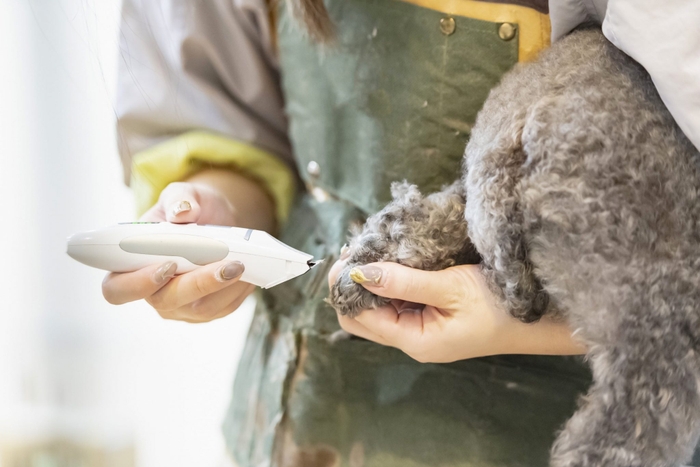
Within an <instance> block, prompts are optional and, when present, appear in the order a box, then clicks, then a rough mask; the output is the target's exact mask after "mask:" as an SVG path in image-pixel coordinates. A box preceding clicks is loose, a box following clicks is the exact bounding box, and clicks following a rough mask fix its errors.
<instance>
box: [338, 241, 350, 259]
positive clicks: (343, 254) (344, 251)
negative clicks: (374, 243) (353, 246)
mask: <svg viewBox="0 0 700 467" xmlns="http://www.w3.org/2000/svg"><path fill="white" fill-rule="evenodd" d="M348 257H350V245H348V244H347V243H346V244H345V245H343V248H341V249H340V258H339V259H340V261H343V260H344V259H348Z"/></svg>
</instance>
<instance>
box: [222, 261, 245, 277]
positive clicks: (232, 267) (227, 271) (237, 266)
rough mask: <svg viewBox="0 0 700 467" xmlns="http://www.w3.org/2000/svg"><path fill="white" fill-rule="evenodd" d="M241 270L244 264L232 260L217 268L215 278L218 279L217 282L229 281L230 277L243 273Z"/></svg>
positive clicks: (243, 269) (243, 268)
mask: <svg viewBox="0 0 700 467" xmlns="http://www.w3.org/2000/svg"><path fill="white" fill-rule="evenodd" d="M243 271H245V266H243V263H241V262H240V261H232V262H230V263H228V264H227V265H226V266H222V267H221V269H219V272H218V274H217V275H216V278H217V279H218V280H219V282H226V281H230V280H231V279H235V278H236V277H239V276H240V275H241V274H243Z"/></svg>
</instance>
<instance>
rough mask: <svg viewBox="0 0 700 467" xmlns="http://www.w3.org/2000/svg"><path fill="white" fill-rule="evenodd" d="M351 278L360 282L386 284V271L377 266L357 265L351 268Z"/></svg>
mask: <svg viewBox="0 0 700 467" xmlns="http://www.w3.org/2000/svg"><path fill="white" fill-rule="evenodd" d="M350 279H352V280H353V282H356V283H358V284H368V285H384V271H383V270H382V269H381V268H378V267H377V266H356V267H354V268H352V269H351V270H350Z"/></svg>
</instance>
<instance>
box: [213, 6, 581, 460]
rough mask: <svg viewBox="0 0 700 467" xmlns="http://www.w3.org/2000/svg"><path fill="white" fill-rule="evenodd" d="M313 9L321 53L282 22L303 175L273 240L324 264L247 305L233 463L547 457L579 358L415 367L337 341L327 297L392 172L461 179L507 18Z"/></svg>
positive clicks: (510, 61) (575, 382)
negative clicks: (327, 18)
mask: <svg viewBox="0 0 700 467" xmlns="http://www.w3.org/2000/svg"><path fill="white" fill-rule="evenodd" d="M414 3H415V2H414ZM466 3H480V2H466ZM326 5H327V8H328V10H329V13H330V14H331V16H332V17H333V18H334V20H335V23H336V26H337V43H336V44H335V46H333V47H332V48H323V47H319V46H317V45H314V44H311V43H309V41H308V40H307V39H306V38H305V37H304V35H303V33H302V32H301V31H300V29H299V27H298V26H297V25H296V24H295V22H294V21H292V20H291V18H289V16H288V15H287V14H285V12H284V11H282V12H281V13H280V17H279V22H278V43H279V53H280V59H281V68H282V87H283V90H284V93H285V99H286V110H287V113H288V116H289V121H290V137H291V140H292V143H293V147H294V151H295V154H296V157H297V161H298V169H299V173H300V175H301V177H302V178H303V180H304V182H305V183H306V185H307V192H306V193H305V194H303V195H301V196H300V197H299V198H298V199H297V201H296V204H295V207H294V209H293V211H292V213H291V215H290V221H289V222H288V226H287V228H286V230H285V231H284V232H283V235H282V240H283V241H284V242H286V243H288V244H289V245H291V246H293V247H295V248H298V249H300V250H303V251H305V252H308V253H310V254H312V255H314V257H315V258H317V259H318V258H325V259H326V261H325V262H324V263H322V264H321V265H319V266H317V267H316V268H314V269H313V270H312V271H310V272H309V273H307V274H306V275H304V276H301V277H299V278H297V279H294V280H292V281H289V282H286V283H284V284H282V285H279V286H277V287H275V288H273V289H271V290H268V291H263V293H262V295H261V297H260V299H259V300H258V308H257V310H256V314H255V318H254V320H253V323H252V326H251V329H250V333H249V337H248V341H247V343H246V347H245V350H244V354H243V357H242V360H241V363H240V364H239V367H238V374H237V377H236V381H235V383H234V392H233V402H232V404H231V406H230V409H229V413H228V415H227V417H226V421H225V423H224V433H225V435H226V440H227V446H228V449H229V452H230V453H231V455H232V457H233V459H234V461H235V462H236V464H238V465H239V466H240V467H253V466H255V467H267V466H284V467H326V466H327V467H331V466H348V467H360V466H367V467H414V466H415V467H423V466H425V467H427V466H430V467H435V466H455V467H457V466H464V467H466V466H479V467H496V466H511V467H514V466H522V467H530V466H531V467H541V466H544V465H548V457H549V449H550V446H551V445H552V443H553V441H554V438H555V434H556V432H557V431H558V430H559V429H560V428H561V427H562V426H563V423H564V422H565V421H566V420H567V419H568V418H569V417H570V416H571V414H573V412H574V410H575V408H576V400H577V397H578V396H579V395H580V394H582V393H584V392H585V391H586V389H587V388H588V386H589V385H590V382H591V380H590V373H589V371H588V369H587V368H586V367H585V366H584V365H583V364H582V363H581V361H580V359H578V358H573V357H547V356H497V357H489V358H479V359H472V360H466V361H461V362H456V363H451V364H422V363H418V362H416V361H414V360H412V359H411V358H409V357H408V356H406V355H405V354H403V353H402V352H401V351H399V350H396V349H393V348H388V347H384V346H381V345H378V344H375V343H372V342H368V341H365V340H363V339H359V338H350V339H344V338H338V334H337V331H338V330H339V326H338V322H337V319H336V316H335V312H334V311H333V309H332V308H330V307H329V306H328V305H327V304H326V303H324V301H323V299H324V298H325V297H327V295H328V286H327V274H328V270H329V269H330V267H331V265H332V264H333V262H334V261H335V260H336V259H337V257H338V254H339V251H340V248H341V246H342V245H343V244H344V243H345V242H346V237H347V232H348V228H349V227H350V226H351V225H352V224H354V223H362V222H364V219H365V218H366V216H367V215H368V214H370V213H372V212H375V211H377V210H378V209H380V208H381V207H382V206H384V205H385V204H386V203H387V202H388V201H389V200H390V199H391V196H390V194H389V186H390V184H391V182H392V181H395V180H404V179H406V180H408V181H410V182H412V183H416V184H417V185H419V186H420V188H421V190H423V192H424V193H427V192H431V191H435V190H439V189H440V187H441V186H443V185H444V184H447V183H451V182H452V181H454V180H455V179H457V178H458V177H459V174H460V165H461V161H462V155H463V152H464V147H465V145H466V142H467V139H468V137H469V132H470V129H471V126H472V124H473V122H474V120H475V116H476V113H477V111H478V110H479V109H480V107H481V105H482V103H483V101H484V100H485V99H486V97H487V95H488V92H489V90H490V89H491V88H492V87H493V86H494V85H496V84H497V83H498V81H499V79H500V77H501V76H502V75H503V73H505V72H506V71H508V70H509V69H510V68H511V67H512V66H513V65H514V64H515V63H516V62H517V61H518V55H519V38H520V37H519V35H520V30H519V25H517V24H510V23H498V22H491V21H484V20H479V19H473V18H469V17H464V16H455V15H453V16H450V15H445V14H444V13H441V12H439V11H435V10H432V9H429V8H425V7H423V6H419V5H416V4H412V3H407V2H402V1H396V0H329V1H327V2H326ZM499 7H505V6H504V5H499ZM520 8H524V7H520ZM545 18H546V17H545ZM521 52H522V50H521Z"/></svg>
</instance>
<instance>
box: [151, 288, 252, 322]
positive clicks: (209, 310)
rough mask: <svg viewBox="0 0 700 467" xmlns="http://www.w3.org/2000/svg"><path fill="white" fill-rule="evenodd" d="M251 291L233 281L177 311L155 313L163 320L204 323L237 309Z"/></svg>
mask: <svg viewBox="0 0 700 467" xmlns="http://www.w3.org/2000/svg"><path fill="white" fill-rule="evenodd" d="M253 290H255V286H254V285H252V284H248V283H247V282H237V281H235V282H234V283H233V284H231V285H229V286H228V287H226V288H224V289H222V290H219V291H218V292H215V293H213V294H210V295H207V296H204V297H202V298H200V299H198V300H195V301H194V302H192V303H188V304H186V305H183V306H181V307H179V308H177V309H174V310H157V311H158V313H159V314H160V316H161V317H162V318H165V319H176V320H179V321H187V322H190V323H205V322H208V321H212V320H215V319H219V318H223V317H224V316H226V315H228V314H230V313H231V312H233V311H235V310H236V309H238V307H239V306H241V304H242V303H243V301H244V300H245V299H246V298H247V297H248V295H250V294H251V293H252V292H253ZM147 301H148V299H147Z"/></svg>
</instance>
